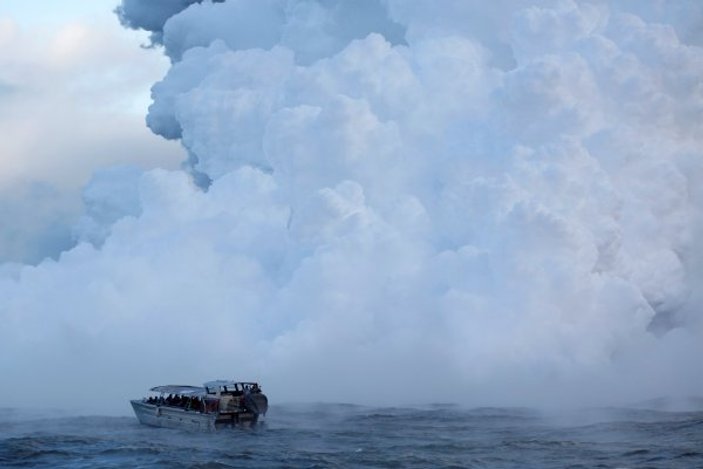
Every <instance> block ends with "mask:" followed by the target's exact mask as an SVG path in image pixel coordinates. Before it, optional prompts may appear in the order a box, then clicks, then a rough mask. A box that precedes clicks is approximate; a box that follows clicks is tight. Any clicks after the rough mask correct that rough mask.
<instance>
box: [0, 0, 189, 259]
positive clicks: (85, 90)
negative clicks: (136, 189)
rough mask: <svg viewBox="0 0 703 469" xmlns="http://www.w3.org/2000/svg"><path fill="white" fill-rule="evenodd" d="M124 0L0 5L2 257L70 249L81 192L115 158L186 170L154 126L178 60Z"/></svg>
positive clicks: (121, 161) (176, 151)
mask: <svg viewBox="0 0 703 469" xmlns="http://www.w3.org/2000/svg"><path fill="white" fill-rule="evenodd" d="M115 6H116V2H114V1H90V2H87V1H67V2H51V1H32V2H26V1H15V0H3V1H2V2H1V3H0V90H1V91H0V138H2V141H3V148H2V150H1V151H0V164H1V168H0V194H2V197H0V214H2V218H3V219H5V220H12V222H11V223H10V222H6V223H3V225H1V226H0V260H2V261H15V262H30V263H36V262H39V261H40V260H41V259H43V258H44V257H46V256H56V255H58V253H59V252H60V250H61V249H63V248H66V247H67V246H70V245H71V243H72V240H71V236H72V235H71V229H72V228H71V226H72V225H73V224H74V223H75V222H76V221H77V219H78V217H79V216H80V213H81V210H82V202H81V198H80V196H81V190H82V187H83V185H85V184H86V183H87V182H88V180H89V179H90V177H91V176H92V174H93V173H94V171H95V170H97V169H98V168H101V167H105V166H108V165H113V164H125V165H140V166H142V167H153V166H165V167H177V166H178V164H179V162H180V160H181V159H182V153H181V151H180V149H179V148H178V146H177V145H175V144H174V145H168V144H166V142H164V141H163V140H160V139H155V138H153V137H152V136H151V134H150V133H149V132H148V131H147V129H146V128H145V126H144V114H145V112H146V108H147V107H148V105H149V88H150V86H151V83H153V82H154V81H156V80H158V79H159V78H160V77H161V76H162V75H163V73H165V70H166V68H167V67H168V61H166V60H164V59H163V58H162V57H161V56H160V54H158V52H156V51H154V50H145V49H141V48H140V45H141V44H146V43H147V42H148V41H147V38H146V35H145V34H140V33H137V32H134V31H128V30H126V29H124V28H121V27H120V25H119V21H118V20H117V18H116V16H115V15H114V14H113V13H112V10H113V9H114V7H115Z"/></svg>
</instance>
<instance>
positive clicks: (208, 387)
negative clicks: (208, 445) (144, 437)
mask: <svg viewBox="0 0 703 469" xmlns="http://www.w3.org/2000/svg"><path fill="white" fill-rule="evenodd" d="M150 391H151V392H152V393H153V395H151V396H148V397H145V398H143V399H135V400H132V401H130V402H131V404H132V408H133V409H134V413H135V414H136V415H137V419H138V420H139V422H140V423H143V424H144V425H151V426H155V427H168V428H185V429H191V430H214V429H216V428H219V427H221V426H228V425H251V424H255V423H256V422H257V421H258V420H259V417H260V416H264V415H266V411H267V410H268V399H267V398H266V395H265V394H264V393H263V392H261V388H260V387H259V385H258V383H253V382H241V381H223V380H217V381H209V382H207V383H205V384H203V386H202V387H199V386H179V385H167V386H156V387H154V388H151V389H150Z"/></svg>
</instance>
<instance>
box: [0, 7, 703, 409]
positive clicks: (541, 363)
mask: <svg viewBox="0 0 703 469" xmlns="http://www.w3.org/2000/svg"><path fill="white" fill-rule="evenodd" d="M135 4H136V3H135ZM682 4H686V5H689V4H690V7H689V8H688V9H687V10H686V11H687V12H696V11H698V10H697V9H696V8H695V3H694V2H682ZM125 5H126V3H125ZM658 5H659V3H657V2H655V1H652V2H631V3H627V2H623V3H622V4H618V5H617V6H612V5H610V3H609V2H598V1H593V2H574V1H569V0H564V1H528V0H524V1H521V0H515V1H507V0H506V1H501V2H494V3H491V5H487V4H486V3H485V2H465V1H451V0H446V1H442V2H435V1H433V2H429V1H428V2H424V1H418V2H411V3H409V2H396V1H394V0H387V1H383V2H380V1H379V2H371V1H369V2H364V3H363V4H362V5H361V6H359V7H358V9H353V10H354V12H355V15H354V16H353V17H349V16H348V12H347V13H344V14H342V13H340V12H346V11H347V10H346V8H350V7H349V6H348V5H347V4H345V3H344V2H322V1H302V0H301V1H288V2H282V1H279V2H276V1H269V2H258V1H253V0H251V1H244V0H241V1H237V0H227V1H226V2H225V3H220V4H213V3H209V2H206V3H202V4H194V5H191V6H190V7H188V8H186V9H184V10H183V11H181V12H180V13H178V14H176V15H175V16H173V17H171V18H170V19H168V20H167V21H166V22H165V23H164V24H165V26H164V27H163V32H164V35H163V38H162V39H163V43H164V45H165V48H166V52H167V53H168V54H169V55H170V57H171V58H172V59H173V60H174V63H173V65H172V68H171V69H170V71H169V72H168V74H167V75H166V77H164V79H163V80H162V81H161V82H159V83H157V84H156V85H155V86H154V88H153V90H152V96H153V99H154V103H153V105H152V106H151V108H150V111H149V115H148V117H147V122H148V124H149V126H150V127H151V128H152V130H154V131H155V132H156V133H157V134H160V135H162V136H164V137H166V138H172V139H180V141H181V143H182V144H183V146H184V147H185V148H186V150H187V151H188V154H189V158H188V161H187V162H186V167H185V171H164V170H152V171H144V172H138V171H137V172H135V171H133V170H127V169H117V170H113V171H109V172H103V173H101V174H99V175H98V176H96V178H95V179H94V181H93V183H92V184H91V185H89V186H88V189H87V192H86V196H85V200H86V203H87V213H86V217H85V218H84V219H83V222H82V223H81V224H80V225H78V226H77V228H76V229H77V232H78V233H79V234H80V235H81V236H82V239H84V240H85V242H84V243H82V244H80V245H78V246H77V247H76V248H74V249H72V250H70V251H67V252H65V253H63V254H62V256H61V258H60V259H59V260H58V261H47V262H45V263H42V264H40V265H38V266H36V267H23V268H22V267H17V266H14V267H12V268H9V267H8V268H6V269H5V274H4V276H3V277H0V278H1V280H0V315H2V317H1V318H0V319H1V320H2V322H3V324H6V325H7V327H5V328H3V329H1V330H0V344H1V345H0V352H3V353H0V356H7V354H8V353H9V352H10V351H14V352H15V353H20V354H22V356H23V357H24V358H23V360H22V362H21V363H22V366H18V365H17V362H16V361H11V360H7V359H0V373H2V374H3V375H4V376H7V377H9V378H11V379H12V380H17V381H23V382H24V381H26V380H27V379H28V377H29V374H30V372H28V371H27V370H31V374H35V373H36V372H37V370H41V371H43V372H45V373H46V374H47V375H48V376H49V377H50V378H52V379H56V380H61V381H63V380H71V381H73V382H75V383H77V384H79V385H81V384H87V383H89V382H90V381H92V380H94V379H99V380H100V382H101V383H103V384H104V385H106V386H107V387H108V388H109V390H108V391H106V393H105V394H102V395H101V399H104V398H106V397H110V398H112V397H114V398H115V399H117V398H118V397H119V396H124V394H125V393H138V392H139V389H140V388H141V387H144V386H147V385H148V384H152V383H154V384H156V383H159V382H162V381H163V382H166V381H168V382H172V381H179V380H182V381H194V380H195V381H197V380H198V379H203V380H204V379H208V378H212V377H217V376H223V377H224V376H229V375H232V374H236V376H240V377H246V378H254V379H261V380H262V381H263V384H264V386H265V387H266V388H268V389H269V390H270V392H271V394H272V395H273V397H274V399H275V400H277V401H281V400H296V399H305V400H308V399H322V400H337V401H354V402H375V403H379V402H386V403H388V402H396V403H397V402H403V403H407V402H418V401H442V400H453V401H460V402H464V403H469V404H517V405H521V404H535V403H546V402H549V403H553V402H558V401H560V400H563V401H569V402H572V403H573V402H579V403H606V402H608V403H612V402H624V401H628V400H636V399H639V398H645V397H652V396H657V395H661V394H679V395H681V394H683V395H686V394H695V393H698V394H700V393H702V392H703V375H701V373H700V371H699V364H698V363H697V357H699V356H700V354H701V352H703V321H701V319H702V316H701V313H700V311H701V309H700V307H701V302H700V299H701V298H700V286H699V285H698V282H697V281H696V280H697V279H699V278H700V273H701V272H702V271H703V270H702V269H701V265H702V264H701V259H700V255H699V254H698V253H699V252H700V247H701V246H700V243H699V242H698V241H697V239H698V237H697V236H696V234H697V233H700V226H701V224H700V219H701V218H700V216H701V213H702V212H701V208H703V205H702V202H703V198H702V197H701V194H700V189H699V187H701V183H702V182H703V180H701V177H702V176H703V158H702V156H703V155H701V148H703V145H702V144H703V133H701V131H700V128H699V127H700V126H699V125H698V122H700V114H701V110H703V95H702V94H701V90H702V89H703V87H701V78H700V77H701V76H703V74H701V72H702V71H703V70H702V68H703V50H702V49H701V48H700V47H698V46H697V45H695V41H693V40H689V39H686V38H685V37H684V35H682V34H680V33H681V32H682V31H684V30H685V29H686V28H687V27H688V26H687V25H690V24H693V23H694V22H695V20H694V19H693V18H687V19H686V20H685V21H684V20H683V19H682V18H680V17H676V18H674V17H671V16H669V15H664V14H663V12H662V11H660V10H658V9H657V8H658ZM682 8H683V7H682ZM349 11H351V10H349ZM351 18H353V19H354V24H353V25H352V24H348V22H351ZM700 19H701V17H700V16H699V17H698V21H700ZM336 24H339V25H344V26H345V27H339V28H337V27H328V25H336ZM135 25H136V26H138V25H137V24H136V23H134V24H133V26H135ZM234 26H237V27H234ZM396 26H398V27H399V28H400V29H396ZM391 31H393V34H401V33H399V31H403V32H404V33H403V34H404V35H403V36H402V37H401V36H394V35H393V34H391ZM294 32H295V33H294ZM308 32H309V33H310V35H309V36H307V34H308ZM318 33H319V34H318ZM323 33H324V34H323ZM306 37H309V38H311V39H310V40H306V39H305V38H306ZM320 38H324V40H321V43H317V42H316V41H317V40H318V39H320ZM313 39H314V40H313ZM321 44H322V45H321ZM192 174H197V175H199V178H197V179H194V178H193V177H192ZM203 181H207V182H206V183H204V182H203ZM121 194H129V195H128V196H121ZM49 350H50V352H49ZM85 350H90V351H91V354H90V357H89V358H86V359H81V361H80V362H79V363H78V362H77V360H78V357H84V356H85ZM7 397H8V399H10V401H12V398H13V396H7ZM27 397H28V398H29V397H32V396H31V391H30V392H29V393H28V394H27ZM83 399H84V402H86V403H89V402H90V396H88V395H87V394H86V395H85V396H83ZM92 405H97V400H94V402H93V404H92Z"/></svg>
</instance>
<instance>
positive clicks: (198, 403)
mask: <svg viewBox="0 0 703 469" xmlns="http://www.w3.org/2000/svg"><path fill="white" fill-rule="evenodd" d="M146 402H147V404H154V405H167V406H171V407H180V408H182V409H185V410H194V411H196V412H203V411H207V412H213V411H216V410H217V401H214V400H209V399H207V400H203V399H201V398H200V397H198V396H195V397H188V396H180V395H178V394H175V395H174V394H169V395H168V397H166V398H164V397H163V396H161V397H150V398H148V399H147V400H146Z"/></svg>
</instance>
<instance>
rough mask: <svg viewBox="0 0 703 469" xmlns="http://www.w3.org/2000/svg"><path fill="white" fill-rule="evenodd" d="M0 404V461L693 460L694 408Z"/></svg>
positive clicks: (700, 445)
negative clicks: (184, 427)
mask: <svg viewBox="0 0 703 469" xmlns="http://www.w3.org/2000/svg"><path fill="white" fill-rule="evenodd" d="M0 411H1V412H0V467H6V468H15V467H32V468H35V467H39V468H41V467H51V468H121V467H136V468H161V467H168V468H203V469H204V468H241V467H255V468H262V467H292V468H299V467H301V468H327V467H379V468H396V467H397V468H401V467H402V468H406V467H410V468H412V467H418V468H420V467H422V468H425V467H456V468H459V467H461V468H483V467H490V468H529V467H535V468H565V467H572V468H692V467H703V412H700V411H697V412H666V411H658V410H644V409H619V408H618V409H613V408H609V409H590V410H581V411H578V412H568V413H561V414H558V415H557V414H553V413H550V414H545V413H544V412H539V411H536V410H530V409H520V408H518V409H515V408H479V409H464V408H460V407H457V406H452V405H432V406H425V407H419V408H371V407H363V406H355V405H340V404H314V405H312V404H310V405H308V404H306V405H302V404H300V405H278V406H275V405H274V406H272V407H271V409H270V411H269V415H268V416H267V417H266V419H265V422H264V423H261V424H259V425H258V426H256V427H254V428H229V429H223V430H220V431H217V432H214V433H191V432H186V431H181V430H171V429H160V428H151V427H146V426H142V425H139V424H138V423H137V420H136V419H135V418H134V417H101V416H81V417H76V416H67V415H64V416H53V417H49V418H47V417H46V416H44V415H41V414H40V413H38V412H35V413H28V412H26V411H19V410H13V409H0Z"/></svg>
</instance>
